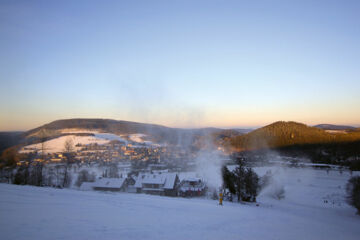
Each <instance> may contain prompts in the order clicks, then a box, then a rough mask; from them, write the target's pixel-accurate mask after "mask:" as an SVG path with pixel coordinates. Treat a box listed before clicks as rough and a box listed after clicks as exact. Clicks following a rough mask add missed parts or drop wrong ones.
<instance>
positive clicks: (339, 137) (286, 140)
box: [225, 121, 360, 151]
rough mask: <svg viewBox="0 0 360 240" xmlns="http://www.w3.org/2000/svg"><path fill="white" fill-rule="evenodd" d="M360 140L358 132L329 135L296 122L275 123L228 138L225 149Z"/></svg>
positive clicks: (264, 147)
mask: <svg viewBox="0 0 360 240" xmlns="http://www.w3.org/2000/svg"><path fill="white" fill-rule="evenodd" d="M359 140H360V130H359V129H355V130H353V131H351V132H347V133H329V132H326V131H325V130H323V129H319V128H316V127H309V126H307V125H305V124H302V123H297V122H283V121H279V122H275V123H272V124H270V125H268V126H265V127H262V128H259V129H256V130H254V131H252V132H250V133H248V134H245V135H241V136H235V137H232V138H230V139H229V140H228V141H227V142H226V143H225V145H226V147H228V148H230V149H231V150H234V151H247V150H258V149H266V148H272V149H274V148H283V147H288V146H293V145H313V144H316V145H318V144H337V143H348V142H355V141H359Z"/></svg>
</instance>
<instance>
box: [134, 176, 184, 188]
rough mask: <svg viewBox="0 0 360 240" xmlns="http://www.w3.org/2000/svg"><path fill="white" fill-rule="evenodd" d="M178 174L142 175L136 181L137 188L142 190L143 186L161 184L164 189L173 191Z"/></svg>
mask: <svg viewBox="0 0 360 240" xmlns="http://www.w3.org/2000/svg"><path fill="white" fill-rule="evenodd" d="M176 176H177V174H176V173H156V174H151V173H141V174H139V176H138V177H137V179H136V182H135V185H134V186H135V187H136V188H141V187H142V184H143V183H145V184H160V185H163V188H164V189H173V188H174V185H175V180H176Z"/></svg>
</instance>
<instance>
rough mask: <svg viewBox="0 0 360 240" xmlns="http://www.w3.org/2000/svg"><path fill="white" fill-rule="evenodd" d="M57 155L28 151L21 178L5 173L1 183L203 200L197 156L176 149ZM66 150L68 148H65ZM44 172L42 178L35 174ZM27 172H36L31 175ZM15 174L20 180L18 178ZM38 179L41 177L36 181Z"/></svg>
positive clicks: (110, 148) (71, 149) (83, 149)
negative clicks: (24, 183)
mask: <svg viewBox="0 0 360 240" xmlns="http://www.w3.org/2000/svg"><path fill="white" fill-rule="evenodd" d="M66 144H68V149H67V150H66V149H65V148H64V150H63V151H59V152H54V151H46V144H44V145H45V147H44V148H43V149H37V148H30V147H24V148H23V150H25V151H23V152H22V153H21V160H20V161H19V162H18V163H17V165H18V166H17V171H16V173H10V174H9V173H8V172H7V173H6V171H5V173H6V174H4V172H3V174H2V176H1V178H2V181H9V179H15V180H14V181H16V179H17V177H16V175H17V176H20V177H18V178H20V179H21V178H30V179H31V178H33V179H35V180H26V179H25V180H24V179H21V181H25V182H29V181H30V182H31V181H33V182H35V184H34V185H39V184H37V183H38V182H39V180H38V179H39V178H41V181H40V182H41V183H40V185H41V186H51V187H56V188H75V189H79V190H83V191H89V190H91V191H93V190H94V191H112V192H128V193H146V194H155V195H162V196H173V197H175V196H182V197H195V196H204V195H205V194H206V193H207V190H208V186H207V184H206V180H205V179H204V178H203V177H202V176H200V175H199V174H197V173H195V171H194V170H195V168H196V162H195V160H196V158H197V152H196V151H191V150H189V149H185V148H184V147H181V146H175V145H159V144H144V143H139V142H135V141H126V142H125V141H119V140H111V141H109V142H107V143H103V144H98V143H96V142H95V143H89V144H81V143H74V142H72V141H66V142H65V144H64V145H66ZM64 147H65V146H64ZM39 168H41V170H40V171H41V172H40V173H36V172H37V171H38V170H37V169H39ZM27 172H34V174H28V173H27ZM13 175H15V176H13ZM36 175H37V176H36Z"/></svg>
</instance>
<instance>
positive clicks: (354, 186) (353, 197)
mask: <svg viewBox="0 0 360 240" xmlns="http://www.w3.org/2000/svg"><path fill="white" fill-rule="evenodd" d="M346 192H347V200H348V203H349V204H350V205H352V206H354V207H355V208H356V209H357V210H358V214H360V176H356V177H352V178H350V179H349V181H348V183H347V185H346Z"/></svg>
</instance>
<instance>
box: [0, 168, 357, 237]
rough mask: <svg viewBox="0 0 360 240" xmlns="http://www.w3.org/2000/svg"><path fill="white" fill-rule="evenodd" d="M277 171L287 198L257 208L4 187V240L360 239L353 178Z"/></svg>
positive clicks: (0, 225)
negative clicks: (351, 196)
mask: <svg viewBox="0 0 360 240" xmlns="http://www.w3.org/2000/svg"><path fill="white" fill-rule="evenodd" d="M267 170H269V168H257V169H256V171H257V172H258V173H265V172H266V171H267ZM276 171H278V172H277V173H276V174H277V175H276V181H278V182H279V184H283V185H284V187H285V198H284V199H282V200H275V199H272V198H271V197H269V196H268V195H267V194H266V192H262V193H260V196H259V197H258V202H259V206H256V205H255V204H239V203H230V202H224V206H218V205H217V201H214V200H208V199H198V198H196V199H187V198H170V197H160V196H152V195H144V194H130V193H103V192H94V191H76V190H71V189H54V188H39V187H32V186H16V185H8V184H0V196H1V197H0V238H1V239H217V240H218V239H240V240H241V239H250V240H256V239H284V240H288V239H292V240H294V239H295V240H296V239H307V240H311V239H317V240H318V239H330V240H331V239H336V240H338V239H359V236H360V228H359V226H360V216H358V215H356V214H355V212H356V210H355V209H354V208H352V207H350V206H349V205H347V204H346V203H345V202H344V186H345V184H346V181H347V180H348V178H349V177H350V174H349V173H348V172H344V173H343V174H340V172H338V171H330V172H329V174H327V173H326V171H324V170H312V169H277V168H272V172H276ZM325 199H327V200H328V203H324V200H325Z"/></svg>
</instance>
